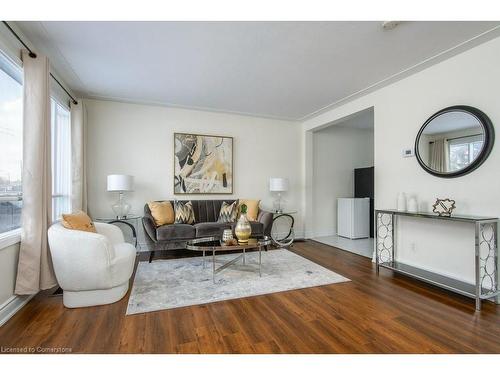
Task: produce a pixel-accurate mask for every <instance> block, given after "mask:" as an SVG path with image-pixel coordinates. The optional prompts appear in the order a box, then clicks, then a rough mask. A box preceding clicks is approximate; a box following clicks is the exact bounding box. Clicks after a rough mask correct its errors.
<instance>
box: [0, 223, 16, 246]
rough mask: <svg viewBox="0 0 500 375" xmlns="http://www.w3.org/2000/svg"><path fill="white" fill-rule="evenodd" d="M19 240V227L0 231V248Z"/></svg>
mask: <svg viewBox="0 0 500 375" xmlns="http://www.w3.org/2000/svg"><path fill="white" fill-rule="evenodd" d="M19 242H21V228H18V229H14V230H11V231H8V232H5V233H0V250H2V249H5V248H6V247H9V246H12V245H15V244H16V243H19Z"/></svg>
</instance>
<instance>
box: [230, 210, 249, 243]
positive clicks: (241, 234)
mask: <svg viewBox="0 0 500 375" xmlns="http://www.w3.org/2000/svg"><path fill="white" fill-rule="evenodd" d="M234 234H235V235H236V238H238V242H241V243H247V242H248V239H249V238H250V234H252V227H251V226H250V223H249V222H248V219H247V206H246V205H244V204H243V205H241V213H240V217H239V218H238V222H237V223H236V227H235V228H234Z"/></svg>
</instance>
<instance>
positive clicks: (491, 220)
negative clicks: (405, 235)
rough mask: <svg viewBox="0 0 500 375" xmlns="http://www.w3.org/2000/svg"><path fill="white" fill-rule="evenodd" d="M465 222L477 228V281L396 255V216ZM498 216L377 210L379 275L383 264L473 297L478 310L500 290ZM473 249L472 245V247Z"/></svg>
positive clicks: (377, 260)
mask: <svg viewBox="0 0 500 375" xmlns="http://www.w3.org/2000/svg"><path fill="white" fill-rule="evenodd" d="M398 216H410V217H414V218H419V219H430V220H446V221H456V222H466V223H470V224H471V225H474V229H475V246H474V249H473V251H474V254H475V262H474V274H475V282H474V284H468V283H465V282H463V281H460V280H457V279H453V278H450V277H448V276H444V275H440V274H438V273H434V272H429V271H426V270H424V269H420V268H416V267H413V266H410V265H407V264H404V263H402V262H400V261H398V260H397V258H396V250H397V249H396V243H397V241H396V234H397V228H396V225H397V217H398ZM497 231H498V218H496V217H480V216H468V215H452V216H438V215H436V214H434V213H426V212H418V213H413V212H406V211H396V210H375V252H376V253H375V262H376V267H377V275H378V274H379V271H380V267H383V268H387V269H390V270H392V271H394V272H398V273H401V274H404V275H406V276H410V277H413V278H415V279H418V280H421V281H425V282H427V283H430V284H433V285H436V286H439V287H442V288H445V289H448V290H451V291H453V292H456V293H460V294H462V295H465V296H467V297H471V298H474V299H475V301H476V310H481V300H483V299H491V298H494V297H496V296H498V295H499V294H500V292H499V290H498V287H499V286H498V284H499V279H498V233H497ZM471 250H472V249H471Z"/></svg>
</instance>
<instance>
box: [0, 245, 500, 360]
mask: <svg viewBox="0 0 500 375" xmlns="http://www.w3.org/2000/svg"><path fill="white" fill-rule="evenodd" d="M292 251H294V252H296V253H297V254H300V255H302V256H304V257H306V258H308V259H310V260H312V261H314V262H316V263H319V264H321V265H323V266H324V267H327V268H329V269H331V270H333V271H335V272H337V273H340V274H342V275H344V276H346V277H348V278H350V279H351V280H352V281H351V282H347V283H339V284H332V285H327V286H321V287H314V288H307V289H301V290H293V291H287V292H281V293H274V294H269V295H264V296H257V297H248V298H241V299H237V300H230V301H223V302H216V303H211V304H206V305H199V306H192V307H184V308H177V309H172V310H163V311H158V312H151V313H145V314H138V315H130V316H126V315H125V311H126V307H127V301H128V295H127V296H126V297H125V298H123V299H122V300H121V301H119V302H117V303H114V304H112V305H107V306H99V307H89V308H81V309H66V308H64V307H63V305H62V302H61V297H49V296H48V295H47V293H40V294H39V295H37V296H36V297H35V298H34V299H33V300H32V301H30V302H29V304H28V305H26V306H25V307H24V308H23V309H22V310H21V311H20V312H18V313H17V314H16V315H15V316H14V317H13V318H12V319H11V320H10V321H9V322H8V323H6V324H5V325H4V326H3V327H0V345H1V346H3V347H44V348H49V347H66V348H71V350H72V352H73V353H79V352H86V353H500V307H497V305H495V304H493V303H489V302H487V303H484V304H483V310H482V311H480V312H476V311H475V310H474V302H473V300H472V299H469V298H465V297H462V296H459V295H456V294H452V293H448V292H446V291H443V290H440V289H438V288H434V287H432V286H429V285H427V284H424V283H420V282H418V281H415V280H412V279H409V278H406V277H404V276H398V275H393V274H392V273H391V272H390V271H388V270H381V272H380V276H378V277H377V276H376V274H375V267H374V265H373V264H372V263H371V262H370V260H369V259H367V258H364V257H361V256H358V255H355V254H351V253H348V252H345V251H342V250H338V249H335V248H332V247H330V246H327V245H323V244H320V243H316V242H312V241H308V242H301V243H296V244H295V245H294V246H293V248H292Z"/></svg>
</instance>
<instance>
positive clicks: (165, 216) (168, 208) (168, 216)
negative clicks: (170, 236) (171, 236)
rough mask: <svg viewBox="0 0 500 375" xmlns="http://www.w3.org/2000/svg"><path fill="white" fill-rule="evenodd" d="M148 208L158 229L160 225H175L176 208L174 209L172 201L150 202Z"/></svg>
mask: <svg viewBox="0 0 500 375" xmlns="http://www.w3.org/2000/svg"><path fill="white" fill-rule="evenodd" d="M148 206H149V209H150V210H151V215H152V216H153V219H154V220H155V224H156V226H157V227H159V226H160V225H165V224H173V223H174V220H175V215H174V208H173V207H172V203H170V201H163V202H149V203H148Z"/></svg>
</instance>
